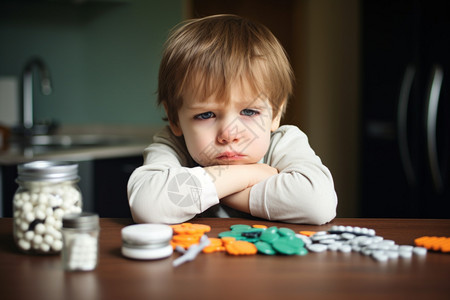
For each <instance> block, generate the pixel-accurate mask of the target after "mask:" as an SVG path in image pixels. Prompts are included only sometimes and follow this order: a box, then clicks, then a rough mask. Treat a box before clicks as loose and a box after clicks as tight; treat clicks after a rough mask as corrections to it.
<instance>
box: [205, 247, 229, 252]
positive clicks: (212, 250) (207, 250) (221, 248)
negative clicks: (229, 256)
mask: <svg viewBox="0 0 450 300" xmlns="http://www.w3.org/2000/svg"><path fill="white" fill-rule="evenodd" d="M202 251H203V253H214V252H222V251H225V247H224V246H206V247H205V248H203V250H202Z"/></svg>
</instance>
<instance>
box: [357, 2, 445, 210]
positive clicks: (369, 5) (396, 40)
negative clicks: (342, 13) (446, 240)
mask: <svg viewBox="0 0 450 300" xmlns="http://www.w3.org/2000/svg"><path fill="white" fill-rule="evenodd" d="M449 3H450V1H436V0H431V1H430V0H427V1H418V0H416V1H395V0H390V1H386V0H382V1H371V0H362V1H361V12H362V13H361V24H362V27H361V28H362V30H361V33H362V37H361V41H362V64H361V65H362V92H361V103H362V106H361V107H362V112H361V116H362V120H361V124H362V127H361V215H362V216H363V217H403V218H450V5H449Z"/></svg>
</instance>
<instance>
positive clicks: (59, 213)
mask: <svg viewBox="0 0 450 300" xmlns="http://www.w3.org/2000/svg"><path fill="white" fill-rule="evenodd" d="M53 215H54V217H55V219H56V220H62V218H63V216H64V211H63V210H62V209H61V208H57V209H55V211H54V212H53Z"/></svg>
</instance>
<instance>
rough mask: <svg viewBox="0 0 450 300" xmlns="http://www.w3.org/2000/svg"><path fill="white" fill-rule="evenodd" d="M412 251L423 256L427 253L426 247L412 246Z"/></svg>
mask: <svg viewBox="0 0 450 300" xmlns="http://www.w3.org/2000/svg"><path fill="white" fill-rule="evenodd" d="M413 253H414V254H416V255H420V256H424V255H427V248H424V247H414V249H413Z"/></svg>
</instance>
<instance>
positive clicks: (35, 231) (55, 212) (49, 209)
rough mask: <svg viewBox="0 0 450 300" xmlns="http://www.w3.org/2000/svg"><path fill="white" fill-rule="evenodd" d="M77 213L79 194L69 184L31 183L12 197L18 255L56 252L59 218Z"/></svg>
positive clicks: (60, 236)
mask: <svg viewBox="0 0 450 300" xmlns="http://www.w3.org/2000/svg"><path fill="white" fill-rule="evenodd" d="M79 212H81V193H80V191H79V190H78V189H77V188H76V187H74V186H73V185H72V184H65V183H60V184H53V185H51V184H48V183H42V184H40V183H39V182H37V183H33V187H32V188H30V189H24V190H22V191H18V192H17V193H16V194H15V196H14V237H15V240H16V244H17V245H18V247H19V248H20V249H21V250H22V251H36V252H41V253H51V252H59V251H61V249H62V247H63V242H62V234H61V227H62V218H63V216H64V215H65V214H67V213H79Z"/></svg>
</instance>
